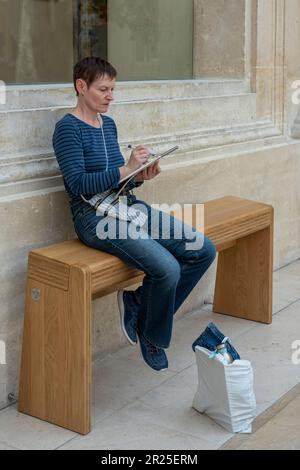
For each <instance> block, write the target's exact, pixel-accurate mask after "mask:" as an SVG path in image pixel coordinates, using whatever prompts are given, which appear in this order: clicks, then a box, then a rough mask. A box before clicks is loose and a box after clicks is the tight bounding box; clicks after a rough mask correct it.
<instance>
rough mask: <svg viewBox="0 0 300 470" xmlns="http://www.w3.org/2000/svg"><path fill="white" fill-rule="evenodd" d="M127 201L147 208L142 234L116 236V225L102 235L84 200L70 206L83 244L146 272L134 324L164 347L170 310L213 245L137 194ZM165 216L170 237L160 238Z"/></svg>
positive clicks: (203, 266)
mask: <svg viewBox="0 0 300 470" xmlns="http://www.w3.org/2000/svg"><path fill="white" fill-rule="evenodd" d="M129 204H131V205H133V206H134V205H135V204H139V205H141V204H142V205H143V207H144V209H145V211H146V212H147V213H148V224H147V227H146V228H145V227H143V230H142V231H143V236H142V237H140V238H136V239H132V238H126V239H122V238H119V237H118V235H119V230H117V236H116V237H114V238H112V237H110V238H105V239H100V238H99V236H98V235H97V233H96V227H97V224H98V222H99V221H100V220H102V221H103V216H100V217H99V216H97V215H96V212H95V210H94V209H93V208H92V207H90V206H89V205H88V204H86V203H84V202H83V203H82V204H79V205H77V206H76V207H71V208H72V212H73V221H74V227H75V231H76V233H77V236H78V238H79V239H80V240H81V241H82V242H83V243H85V244H86V245H88V246H90V247H92V248H96V249H98V250H101V251H105V252H107V253H111V254H112V255H115V256H117V257H118V258H120V259H121V260H123V261H124V262H125V263H126V264H127V265H128V266H131V267H133V268H137V269H139V270H141V271H143V272H144V273H145V276H144V279H143V284H142V286H140V287H139V288H138V289H137V290H136V291H135V299H136V304H137V305H138V306H139V312H138V328H139V331H140V332H141V333H142V334H143V336H145V337H146V338H147V339H148V340H149V341H150V342H151V343H152V344H153V345H155V346H157V347H161V348H168V347H169V345H170V340H171V335H172V325H173V315H174V314H175V312H176V311H177V310H178V309H179V307H180V306H181V304H182V303H183V302H184V300H185V299H186V298H187V296H188V295H189V294H190V292H191V291H192V290H193V288H194V287H195V286H196V284H197V283H198V281H199V280H200V279H201V277H202V276H203V274H204V273H205V272H206V271H207V269H208V268H209V266H210V265H211V264H212V262H213V261H214V259H215V256H216V249H215V246H214V245H213V243H212V242H211V241H210V240H209V239H208V238H207V237H205V236H204V235H203V234H202V233H201V232H198V231H196V230H195V229H193V238H191V227H190V226H188V227H187V226H186V225H184V224H182V222H181V221H179V220H177V219H174V217H172V216H170V215H166V213H164V212H161V211H159V210H157V209H153V208H151V207H150V206H149V205H148V204H147V203H145V202H144V201H141V200H137V199H136V197H135V196H133V199H132V200H131V202H130V203H129ZM166 217H168V219H169V223H170V230H169V235H170V236H169V237H168V238H164V235H163V231H162V225H163V220H164V221H165V220H166V219H165V218H166ZM154 219H155V222H154ZM124 224H125V225H126V226H127V227H128V225H129V224H130V223H129V222H125V221H119V220H118V221H117V225H118V228H119V227H121V226H122V229H123V230H124ZM178 224H180V227H179V225H178ZM125 228H126V227H125ZM180 228H181V233H180V236H179V235H178V234H179V232H180ZM186 228H188V229H189V230H187V232H189V235H188V237H187V236H186V235H185V232H184V229H186ZM191 241H192V242H193V243H195V246H198V248H197V249H189V248H187V246H186V243H187V242H191Z"/></svg>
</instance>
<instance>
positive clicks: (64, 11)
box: [0, 0, 193, 83]
mask: <svg viewBox="0 0 300 470" xmlns="http://www.w3.org/2000/svg"><path fill="white" fill-rule="evenodd" d="M192 49H193V0H151V1H150V0H0V80H3V81H5V82H6V83H47V82H48V83H51V82H71V81H72V68H73V64H74V63H75V62H76V61H77V60H79V59H80V58H83V57H85V56H88V55H97V56H101V57H103V58H105V59H108V60H109V61H111V62H112V63H113V64H114V66H115V67H116V68H117V70H118V72H119V77H118V78H119V79H120V80H156V79H182V78H192V75H193V70H192V55H193V54H192Z"/></svg>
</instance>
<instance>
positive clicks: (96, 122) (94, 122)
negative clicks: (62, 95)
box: [72, 104, 103, 127]
mask: <svg viewBox="0 0 300 470" xmlns="http://www.w3.org/2000/svg"><path fill="white" fill-rule="evenodd" d="M72 114H74V116H76V117H78V118H79V119H81V120H82V121H84V122H86V123H88V124H90V125H91V126H94V127H101V126H102V124H103V121H102V117H101V114H97V113H95V112H93V111H91V110H89V109H87V108H85V107H84V106H80V105H79V104H77V106H76V108H75V109H74V111H73V112H72Z"/></svg>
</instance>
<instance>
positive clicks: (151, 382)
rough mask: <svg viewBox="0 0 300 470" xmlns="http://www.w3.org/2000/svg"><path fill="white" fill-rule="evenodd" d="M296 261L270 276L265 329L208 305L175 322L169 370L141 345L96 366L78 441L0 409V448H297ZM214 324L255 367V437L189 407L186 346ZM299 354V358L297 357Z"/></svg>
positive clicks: (190, 368)
mask: <svg viewBox="0 0 300 470" xmlns="http://www.w3.org/2000/svg"><path fill="white" fill-rule="evenodd" d="M299 280H300V260H299V261H296V262H294V263H291V264H290V265H288V266H285V267H284V268H281V269H280V270H278V271H276V272H275V273H274V310H273V311H274V319H273V323H272V325H263V324H258V323H254V322H251V321H247V320H242V319H235V318H232V317H228V316H225V315H218V314H214V313H212V312H211V305H209V304H208V305H205V306H204V308H203V309H201V310H198V311H196V312H193V313H191V314H189V315H187V316H185V317H184V318H179V319H177V320H176V321H175V323H174V333H173V340H172V346H171V347H170V349H169V350H168V358H169V369H168V370H167V371H165V372H162V373H155V372H154V371H152V370H151V369H149V368H148V367H147V366H146V365H144V363H143V361H142V359H141V357H140V353H139V349H138V347H132V346H128V347H125V348H122V349H120V350H119V351H117V352H116V353H114V354H113V355H110V356H107V357H106V358H105V359H103V360H101V361H96V362H95V363H94V364H93V414H92V418H93V422H92V431H91V432H90V433H89V434H88V435H87V436H80V435H78V434H75V433H73V432H71V431H67V430H65V429H62V428H59V427H57V426H54V425H51V424H49V423H46V422H43V421H40V420H38V419H35V418H31V417H29V416H26V415H22V414H20V413H18V412H17V410H16V405H15V404H14V405H12V406H9V407H8V408H5V409H4V410H2V411H0V449H1V450H2V449H109V450H113V449H168V450H171V449H175V450H185V449H199V450H200V449H219V448H221V449H229V448H231V449H237V448H238V449H256V448H259V449H261V448H267V449H280V448H283V449H300V420H299V415H300V388H299V386H298V384H299V382H300V364H299V365H295V364H293V362H292V354H293V352H294V351H293V349H292V343H293V341H295V340H297V339H298V340H300V323H299V320H300V282H299ZM210 321H214V322H215V323H216V324H217V325H218V326H219V328H220V329H221V330H222V331H223V332H224V333H226V334H227V335H228V336H229V337H230V339H231V341H232V342H233V343H234V345H235V346H236V348H237V349H238V351H239V352H240V354H241V356H242V357H243V358H245V359H249V360H250V361H251V362H252V366H253V369H254V375H255V393H256V399H257V418H256V420H255V422H254V426H253V433H252V434H249V435H234V434H231V433H229V432H227V431H226V430H225V429H223V428H222V427H220V426H219V425H217V424H216V423H215V422H214V421H212V420H211V419H210V418H208V417H207V416H205V415H201V414H199V413H198V412H197V411H196V410H194V409H193V408H192V407H191V403H192V400H193V396H194V393H195V390H196V387H197V370H196V365H195V357H194V353H193V352H192V349H191V344H192V342H193V341H194V339H195V338H196V337H197V336H198V335H199V334H200V332H201V331H202V330H203V329H204V328H205V326H206V325H207V323H209V322H210ZM298 357H300V354H299V355H298Z"/></svg>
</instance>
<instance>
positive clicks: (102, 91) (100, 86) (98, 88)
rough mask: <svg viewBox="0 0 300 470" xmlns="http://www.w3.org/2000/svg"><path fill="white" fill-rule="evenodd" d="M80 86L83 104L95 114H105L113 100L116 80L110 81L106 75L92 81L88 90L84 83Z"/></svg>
mask: <svg viewBox="0 0 300 470" xmlns="http://www.w3.org/2000/svg"><path fill="white" fill-rule="evenodd" d="M81 82H83V80H81ZM82 85H83V88H82V92H81V93H80V94H81V96H82V98H83V100H84V102H85V104H86V105H87V106H88V107H89V108H90V109H91V110H92V111H94V112H96V113H106V112H107V111H108V108H109V105H110V103H111V101H112V100H113V99H114V97H113V92H114V89H115V86H116V80H115V79H114V78H113V79H111V78H110V77H109V76H108V75H104V76H103V77H101V78H98V79H96V80H94V81H93V82H92V83H91V85H90V87H89V88H87V86H86V83H85V82H83V84H82ZM84 85H85V86H84Z"/></svg>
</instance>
